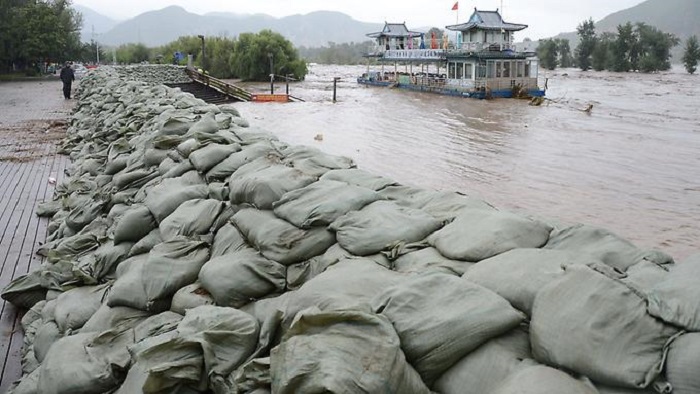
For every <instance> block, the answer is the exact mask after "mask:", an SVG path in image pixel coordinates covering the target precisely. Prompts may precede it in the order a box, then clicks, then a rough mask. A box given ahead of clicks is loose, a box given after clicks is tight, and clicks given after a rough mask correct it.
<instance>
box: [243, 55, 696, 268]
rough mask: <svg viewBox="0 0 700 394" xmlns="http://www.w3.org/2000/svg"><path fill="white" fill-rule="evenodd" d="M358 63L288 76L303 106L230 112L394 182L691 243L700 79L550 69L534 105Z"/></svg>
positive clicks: (679, 245)
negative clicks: (395, 81) (394, 85)
mask: <svg viewBox="0 0 700 394" xmlns="http://www.w3.org/2000/svg"><path fill="white" fill-rule="evenodd" d="M364 71H366V68H365V67H361V66H358V67H353V66H322V65H314V66H312V67H311V68H310V74H309V75H308V76H307V79H306V81H304V82H300V83H296V84H293V85H292V86H291V93H292V94H293V95H295V96H297V97H301V98H302V99H304V100H306V102H303V103H289V104H275V103H266V104H261V103H242V104H238V108H239V109H240V111H241V113H242V115H243V116H244V117H246V118H247V119H248V120H249V121H250V122H251V125H252V126H257V127H259V128H262V129H265V130H268V131H271V132H274V133H276V134H277V135H278V136H279V138H280V139H281V140H283V141H286V142H289V143H293V144H304V145H310V146H315V147H318V148H320V149H322V150H323V151H325V152H328V153H332V154H338V155H345V156H349V157H352V158H353V159H355V162H356V163H357V165H358V167H360V168H363V169H365V170H369V171H371V172H374V173H377V174H381V175H385V176H389V177H392V178H393V179H395V180H397V181H399V182H401V183H404V184H410V185H415V186H419V187H423V188H431V189H439V190H455V191H460V192H463V193H465V194H468V195H471V196H474V197H478V198H482V199H484V200H486V201H488V202H490V203H492V204H494V205H495V206H497V207H499V208H501V209H506V210H511V211H515V212H522V213H529V214H533V215H536V216H541V217H546V218H556V219H558V220H561V221H565V222H582V223H586V224H591V225H595V226H599V227H604V228H607V229H610V230H612V231H613V232H615V233H617V234H619V235H620V236H622V237H624V238H627V239H629V240H630V241H632V242H634V243H635V244H636V245H638V246H640V247H643V248H658V249H660V250H663V251H665V252H667V253H670V254H671V255H672V256H674V257H675V258H676V259H677V260H679V259H680V260H682V259H683V258H684V257H687V256H689V255H691V254H694V253H698V252H700V99H698V98H699V97H700V76H689V75H687V74H684V73H683V72H682V70H680V69H678V70H676V69H674V70H673V71H671V72H668V73H662V74H652V75H642V74H616V73H607V72H600V73H598V72H587V73H584V72H580V71H578V70H557V71H555V72H547V74H546V75H542V74H541V75H540V77H541V78H542V79H543V83H544V78H548V87H549V90H548V91H547V97H548V99H549V100H548V101H547V102H546V103H545V104H544V105H543V106H541V107H532V106H529V105H528V102H527V101H520V100H493V101H479V100H474V99H461V98H454V97H446V96H439V95H433V94H428V93H416V92H408V91H404V90H392V89H386V88H376V87H365V86H361V85H358V84H357V83H356V81H355V78H356V76H357V75H359V74H361V73H362V72H364ZM543 73H544V72H543ZM333 77H341V78H342V80H341V81H340V82H339V84H338V90H337V98H338V101H337V102H336V103H333V102H332V79H333ZM248 88H250V89H251V90H253V91H260V92H263V91H264V90H267V91H268V92H269V84H267V85H265V84H252V85H248ZM283 91H284V86H283V84H278V85H277V86H276V92H278V93H282V92H283ZM589 104H593V110H592V112H591V113H590V114H587V113H585V112H583V111H581V109H584V108H586V107H587V106H588V105H589ZM319 134H321V135H322V136H323V139H322V141H318V140H316V139H315V138H314V137H316V136H317V135H319Z"/></svg>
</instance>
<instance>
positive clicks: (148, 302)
mask: <svg viewBox="0 0 700 394" xmlns="http://www.w3.org/2000/svg"><path fill="white" fill-rule="evenodd" d="M208 259H209V246H208V245H207V244H206V243H204V242H200V241H193V240H190V239H187V238H185V237H176V238H174V239H173V240H171V241H166V242H163V243H161V244H159V245H157V246H156V247H154V248H153V250H151V252H150V253H149V254H148V259H147V260H146V262H145V263H143V264H134V265H133V266H131V267H130V268H129V269H128V271H126V273H124V275H123V276H120V277H119V278H118V279H117V280H116V281H115V282H114V286H113V287H112V291H111V293H110V295H109V299H108V302H107V304H108V305H109V306H112V307H113V306H128V307H132V308H136V309H140V310H143V311H151V312H161V311H164V310H167V309H169V308H170V300H171V298H172V295H173V294H175V292H176V291H177V290H179V289H180V288H181V287H183V286H186V285H189V284H191V283H194V281H195V280H197V274H198V273H199V271H200V269H201V268H202V266H203V265H204V263H205V262H206V261H207V260H208Z"/></svg>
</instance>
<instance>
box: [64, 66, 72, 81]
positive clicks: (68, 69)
mask: <svg viewBox="0 0 700 394" xmlns="http://www.w3.org/2000/svg"><path fill="white" fill-rule="evenodd" d="M61 81H63V83H71V82H73V81H75V73H74V72H73V69H72V68H71V67H70V66H66V67H63V68H62V69H61Z"/></svg>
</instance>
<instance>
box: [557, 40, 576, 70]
mask: <svg viewBox="0 0 700 394" xmlns="http://www.w3.org/2000/svg"><path fill="white" fill-rule="evenodd" d="M556 42H557V53H558V54H559V66H560V67H563V68H569V67H573V65H574V59H573V57H572V56H571V46H570V45H569V40H567V39H564V38H558V39H557V40H556Z"/></svg>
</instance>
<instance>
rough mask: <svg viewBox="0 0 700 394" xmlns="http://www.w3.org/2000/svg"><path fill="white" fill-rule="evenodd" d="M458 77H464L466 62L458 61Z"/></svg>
mask: <svg viewBox="0 0 700 394" xmlns="http://www.w3.org/2000/svg"><path fill="white" fill-rule="evenodd" d="M456 78H457V79H462V78H464V63H457V76H456Z"/></svg>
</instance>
